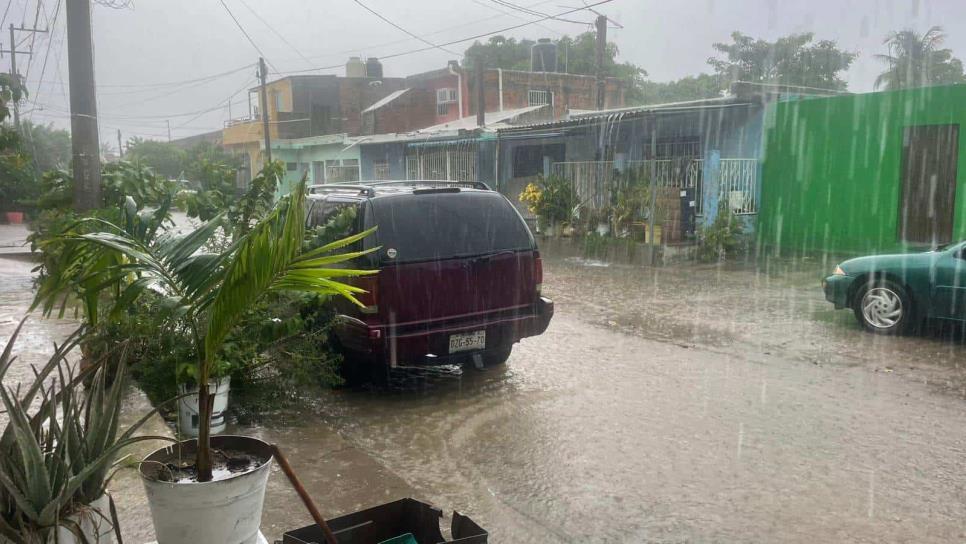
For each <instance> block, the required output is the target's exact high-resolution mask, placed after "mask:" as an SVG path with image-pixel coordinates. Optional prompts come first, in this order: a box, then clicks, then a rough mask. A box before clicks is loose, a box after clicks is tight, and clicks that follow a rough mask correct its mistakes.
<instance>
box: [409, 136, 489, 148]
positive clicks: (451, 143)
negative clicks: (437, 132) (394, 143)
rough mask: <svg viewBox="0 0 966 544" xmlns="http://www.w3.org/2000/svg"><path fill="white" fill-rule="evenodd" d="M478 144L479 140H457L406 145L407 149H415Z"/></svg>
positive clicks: (429, 141)
mask: <svg viewBox="0 0 966 544" xmlns="http://www.w3.org/2000/svg"><path fill="white" fill-rule="evenodd" d="M477 142H479V138H457V139H455V140H428V141H423V142H410V143H408V144H406V147H407V148H414V147H451V146H468V145H475V144H476V143H477Z"/></svg>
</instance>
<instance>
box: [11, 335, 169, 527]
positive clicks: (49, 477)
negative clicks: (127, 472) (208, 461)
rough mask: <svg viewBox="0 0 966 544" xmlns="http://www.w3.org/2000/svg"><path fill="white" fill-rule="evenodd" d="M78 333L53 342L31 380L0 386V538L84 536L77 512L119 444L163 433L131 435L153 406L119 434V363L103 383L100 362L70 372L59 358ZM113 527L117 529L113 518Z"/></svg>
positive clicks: (101, 482) (101, 481)
mask: <svg viewBox="0 0 966 544" xmlns="http://www.w3.org/2000/svg"><path fill="white" fill-rule="evenodd" d="M21 327H23V322H22V321H21V323H20V325H19V326H18V327H17V329H16V331H15V332H14V333H13V335H12V336H11V338H10V340H9V341H8V342H7V345H6V347H5V348H4V351H3V352H2V353H0V380H2V379H3V377H4V375H5V374H6V372H7V371H8V369H10V367H11V366H12V364H13V363H14V361H15V357H13V355H12V352H13V348H14V344H15V342H16V339H17V336H18V335H19V334H20V330H21ZM80 338H81V334H80V329H78V331H77V332H75V333H74V334H73V335H71V336H70V337H69V338H68V339H67V340H66V341H65V342H64V343H63V344H61V345H59V346H55V349H54V353H53V355H52V356H51V357H50V359H49V360H48V361H47V363H46V364H45V365H44V366H43V367H41V368H39V369H36V370H35V372H34V378H33V381H32V382H31V383H29V384H26V385H25V384H20V385H18V386H17V387H16V388H13V387H0V403H2V407H3V412H4V414H3V416H4V417H5V419H6V423H5V427H4V428H3V432H2V434H0V542H3V541H10V542H14V543H23V544H28V543H37V542H47V541H48V538H50V537H49V536H48V535H50V534H51V533H52V531H56V530H57V528H58V527H64V528H66V529H67V530H68V531H70V532H72V533H75V534H77V536H78V540H79V541H81V542H84V541H85V538H84V537H83V535H82V533H81V530H80V525H79V523H78V522H77V520H76V517H77V516H76V514H77V513H78V512H79V511H80V510H81V509H83V508H85V507H86V506H87V505H90V504H91V503H92V502H93V501H95V500H96V499H98V498H99V497H101V496H102V495H103V494H104V493H105V490H106V486H107V483H108V481H109V480H110V475H111V474H112V470H113V468H114V466H115V461H116V460H117V458H118V456H119V455H120V453H121V452H122V450H123V449H124V448H125V447H127V446H129V445H131V444H133V443H135V442H139V441H143V440H154V439H165V438H164V437H155V436H135V433H136V432H137V430H138V429H139V428H140V427H141V426H142V425H143V424H144V422H145V421H147V419H148V418H149V417H150V416H151V415H152V414H153V412H152V413H149V414H147V415H145V416H144V417H143V418H142V419H141V420H139V421H138V422H136V423H135V424H134V425H132V426H131V427H130V428H128V429H127V430H125V431H124V432H123V433H120V429H119V418H120V412H121V404H122V401H123V390H124V384H125V380H124V377H125V375H124V370H123V365H119V368H118V372H117V374H116V376H115V379H114V382H113V383H112V384H110V385H108V383H107V379H106V376H107V372H106V369H105V368H103V365H102V364H96V365H94V366H92V367H90V368H88V369H86V370H85V371H83V372H81V373H80V374H77V375H75V374H74V372H73V371H72V370H71V366H70V363H68V362H67V359H66V357H67V354H68V353H69V352H71V351H72V350H73V349H74V348H76V347H77V344H78V342H79V340H80ZM91 373H93V374H94V379H93V380H92V381H91V386H90V388H89V389H87V390H86V391H83V388H82V387H81V381H82V380H83V379H84V378H85V377H86V376H85V375H88V374H91ZM99 515H102V516H105V517H106V516H108V515H109V513H107V512H102V513H100V514H99ZM114 525H115V530H117V523H116V520H115V523H114Z"/></svg>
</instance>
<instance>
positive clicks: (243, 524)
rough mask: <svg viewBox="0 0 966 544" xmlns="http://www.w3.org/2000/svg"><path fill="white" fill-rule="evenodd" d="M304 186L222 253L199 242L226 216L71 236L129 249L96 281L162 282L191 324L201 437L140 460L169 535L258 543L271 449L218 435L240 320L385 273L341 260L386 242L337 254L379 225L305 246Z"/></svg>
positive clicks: (88, 254) (87, 247)
mask: <svg viewBox="0 0 966 544" xmlns="http://www.w3.org/2000/svg"><path fill="white" fill-rule="evenodd" d="M305 185H306V184H305V180H304V179H303V180H302V182H301V183H300V184H299V185H298V186H297V187H296V188H295V190H294V191H293V192H292V193H291V194H290V195H288V196H286V197H284V198H283V199H281V200H280V201H279V202H278V204H277V205H276V206H275V208H274V209H273V210H271V212H270V213H268V214H267V215H266V216H264V218H263V219H261V220H260V221H258V222H257V223H256V224H255V225H254V226H252V227H251V228H250V229H248V230H247V232H246V234H244V235H243V236H241V237H239V238H238V239H237V240H236V241H234V242H233V243H232V244H231V245H230V247H228V248H227V249H226V250H225V251H223V252H221V253H218V254H206V253H202V252H199V250H200V249H201V248H202V246H203V245H204V243H205V241H206V240H207V239H208V238H210V237H211V236H212V235H213V233H214V232H215V231H216V230H217V229H218V227H219V226H220V223H221V221H222V218H221V217H220V216H219V217H216V218H214V219H212V220H211V221H209V222H208V223H206V224H203V225H202V226H200V227H199V228H198V229H196V230H195V231H193V232H190V233H188V234H186V235H183V236H180V237H177V238H171V239H170V240H166V241H163V242H161V243H158V244H154V245H150V246H148V245H145V244H143V243H141V242H140V241H139V240H137V239H136V238H134V237H131V236H127V235H125V234H124V233H123V231H122V230H121V229H117V228H108V229H106V230H105V231H104V232H98V233H90V234H83V235H79V236H76V237H74V238H73V239H72V240H70V243H72V244H75V247H74V250H75V254H77V255H78V256H81V257H82V258H81V261H83V262H89V263H96V262H99V259H100V257H99V256H100V255H102V254H103V253H104V252H108V253H113V254H116V255H119V256H121V257H122V258H121V259H120V261H121V262H122V264H120V265H112V266H109V267H107V268H101V269H97V268H95V269H94V271H93V272H92V273H93V274H95V275H96V277H97V278H99V279H100V280H101V281H100V282H99V283H96V285H105V286H108V285H113V282H116V281H118V280H119V279H121V278H135V279H129V280H128V281H127V283H126V285H125V286H124V287H123V288H122V289H121V290H120V291H119V298H120V299H121V300H125V301H133V300H135V299H136V298H137V297H138V296H140V294H141V293H143V292H145V291H147V290H149V289H150V290H153V291H154V292H158V291H160V292H162V293H164V296H165V297H166V300H167V306H168V308H170V310H171V312H172V315H173V316H176V318H177V319H180V320H182V322H183V323H186V324H187V326H188V328H189V330H190V331H191V333H190V338H191V342H192V344H193V353H194V354H195V355H196V357H197V360H196V361H195V364H196V377H197V384H198V410H199V416H200V417H199V422H200V426H199V430H198V431H199V432H198V438H197V439H192V440H186V441H183V442H180V443H178V444H175V445H174V446H172V447H167V448H162V449H160V450H158V451H156V452H154V453H152V454H151V455H149V456H148V457H147V458H146V459H145V460H144V462H142V464H141V469H140V470H141V475H142V477H143V480H144V484H145V487H146V489H147V494H148V500H149V503H150V506H151V512H152V517H153V519H154V525H155V531H156V533H157V536H158V540H159V541H160V542H164V543H166V544H167V543H178V542H232V543H249V542H255V541H256V539H257V537H258V527H259V523H260V521H261V509H262V502H263V499H264V493H265V486H266V484H267V480H268V474H269V469H270V465H271V461H272V455H271V451H270V448H269V446H268V445H267V444H265V443H264V442H262V441H260V440H257V439H255V438H251V437H243V436H217V437H212V436H211V413H212V409H213V403H214V395H212V391H211V387H210V383H211V378H212V369H213V367H214V365H215V363H216V361H217V360H218V358H219V356H220V351H221V348H222V346H223V344H224V342H225V339H226V338H227V337H228V335H229V333H230V332H231V331H232V329H233V328H234V327H235V326H236V324H237V323H238V322H239V321H240V320H241V319H242V317H243V316H244V315H245V313H246V312H247V311H248V310H249V309H250V308H252V307H253V305H254V304H255V303H256V301H257V300H258V299H259V298H260V297H261V296H262V295H264V294H266V293H268V292H270V291H300V292H307V293H315V294H321V295H332V296H341V297H345V298H347V299H349V300H350V301H352V302H354V303H356V304H360V303H359V301H358V300H356V298H355V295H356V294H359V293H363V292H364V291H363V290H362V289H360V288H358V287H354V286H352V285H348V284H345V283H341V282H339V281H336V280H335V278H347V277H353V276H360V275H365V274H372V273H376V271H368V270H354V269H351V268H344V267H342V266H344V263H347V262H349V261H351V260H353V259H356V258H358V257H361V256H363V255H365V254H367V253H369V252H371V251H375V250H377V249H378V248H374V249H370V250H367V251H348V252H344V253H338V254H333V253H334V252H336V251H338V250H341V249H343V248H347V247H348V246H350V245H352V244H354V243H356V242H358V241H359V240H361V239H362V238H364V237H365V236H368V235H369V234H370V233H371V232H372V231H371V230H370V231H365V232H361V233H359V234H356V235H353V236H350V237H348V238H344V239H341V240H337V241H335V242H332V243H329V244H326V245H323V246H322V247H319V248H317V249H313V250H310V251H306V252H303V241H304V239H305V235H306V233H305V216H306V206H305V201H306V200H305V194H306V188H305ZM66 269H67V270H73V271H74V272H73V273H74V275H75V278H74V279H72V280H70V281H67V282H63V283H65V284H72V283H75V282H78V281H82V282H86V284H87V285H93V284H94V282H92V281H89V278H87V277H86V272H85V267H84V266H83V265H82V264H78V266H72V267H67V268H66ZM87 295H88V296H92V295H93V293H90V292H89V291H88V292H87ZM360 305H361V304H360Z"/></svg>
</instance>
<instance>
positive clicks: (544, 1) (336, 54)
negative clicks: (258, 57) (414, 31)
mask: <svg viewBox="0 0 966 544" xmlns="http://www.w3.org/2000/svg"><path fill="white" fill-rule="evenodd" d="M555 1H559V0H541V1H540V2H536V3H534V4H530V7H536V6H542V5H544V4H549V3H551V2H555ZM487 7H488V8H489V9H493V8H492V7H490V6H487ZM503 15H510V14H508V13H506V12H500V14H497V15H491V16H489V17H482V18H479V19H473V20H471V21H466V22H464V23H460V24H458V25H452V26H448V27H446V28H443V29H440V30H434V31H432V32H425V33H423V36H436V35H439V34H445V33H447V32H452V31H453V30H456V29H458V28H465V27H468V26H475V25H478V24H479V23H483V22H485V21H491V20H493V19H500V18H501V17H502V16H503ZM513 17H515V18H517V19H521V18H520V17H516V16H513ZM538 26H540V25H538ZM543 28H548V27H543ZM548 29H549V28H548ZM552 31H553V32H557V31H556V30H552ZM557 33H558V34H560V32H557ZM410 40H411V38H403V39H401V40H393V41H390V42H382V43H377V44H374V45H369V46H366V48H367V49H379V48H381V47H389V46H391V45H399V44H402V43H407V42H409V41H410ZM362 49H363V48H360V47H355V48H352V49H344V50H342V51H334V52H331V53H325V54H323V55H309V56H308V59H310V60H311V59H327V58H333V57H341V56H343V55H347V54H351V53H356V52H359V51H362ZM276 60H279V59H276ZM281 60H289V59H281Z"/></svg>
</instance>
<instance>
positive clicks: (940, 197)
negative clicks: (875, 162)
mask: <svg viewBox="0 0 966 544" xmlns="http://www.w3.org/2000/svg"><path fill="white" fill-rule="evenodd" d="M958 158H959V125H919V126H912V127H906V129H905V133H904V134H903V141H902V199H901V200H900V202H899V240H900V241H904V242H910V243H915V244H924V245H930V246H937V245H941V244H948V243H949V242H951V241H952V235H953V218H954V212H955V206H956V168H957V162H958Z"/></svg>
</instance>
